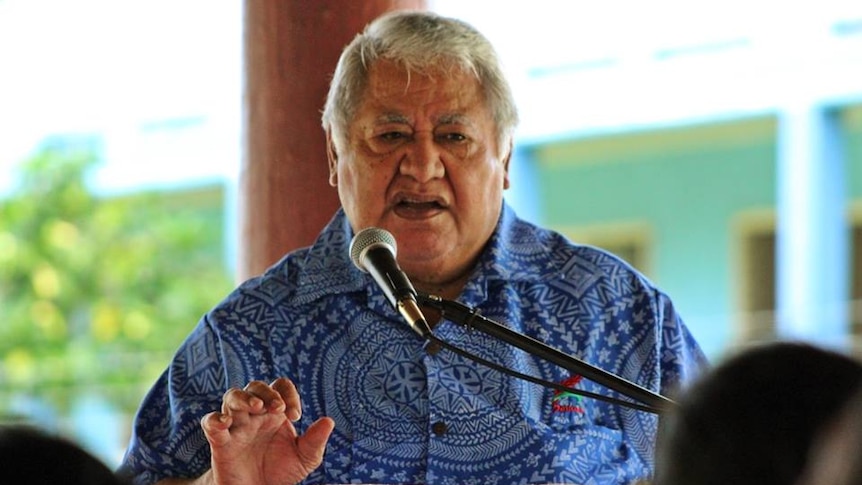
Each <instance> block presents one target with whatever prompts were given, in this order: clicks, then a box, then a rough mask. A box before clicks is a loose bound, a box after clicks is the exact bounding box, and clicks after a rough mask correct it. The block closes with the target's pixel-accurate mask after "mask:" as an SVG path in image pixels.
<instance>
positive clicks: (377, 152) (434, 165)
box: [330, 61, 510, 291]
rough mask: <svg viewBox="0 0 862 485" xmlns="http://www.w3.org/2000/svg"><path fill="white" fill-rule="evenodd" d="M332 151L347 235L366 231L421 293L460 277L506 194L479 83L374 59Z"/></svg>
mask: <svg viewBox="0 0 862 485" xmlns="http://www.w3.org/2000/svg"><path fill="white" fill-rule="evenodd" d="M368 81H369V82H368V86H367V88H366V92H365V95H364V97H363V100H362V102H361V103H360V105H359V107H358V110H357V112H356V115H355V117H354V118H353V119H352V120H351V121H350V123H349V126H348V128H347V133H346V134H345V136H343V137H342V138H343V139H344V146H338V147H336V146H335V144H334V143H333V141H334V140H333V139H332V137H330V183H331V184H332V185H334V186H337V187H338V195H339V197H340V199H341V204H342V206H343V207H344V210H345V212H346V213H347V217H348V219H349V220H350V223H351V225H352V226H353V229H354V230H355V231H360V230H362V229H364V228H366V227H371V226H376V227H381V228H383V229H386V230H388V231H389V232H391V233H392V234H393V235H394V236H395V240H396V241H397V244H398V254H397V259H398V263H399V265H400V266H401V268H402V269H403V270H404V271H405V272H406V273H407V274H408V275H409V276H410V278H411V279H412V280H413V284H414V285H415V286H416V287H417V288H420V289H423V290H425V291H432V290H434V289H437V288H440V287H443V286H445V285H446V284H447V283H452V282H454V281H456V280H462V279H463V278H464V277H465V276H468V272H469V270H470V269H471V268H472V266H473V263H474V262H475V259H476V257H477V256H478V254H479V252H480V251H481V249H482V247H483V246H484V244H485V243H486V242H487V240H488V238H489V237H490V235H491V233H492V232H493V230H494V227H495V225H496V223H497V219H498V217H499V215H500V207H501V203H502V199H503V190H504V189H506V188H508V185H509V179H508V157H509V155H508V153H509V151H510V150H508V149H507V150H505V152H506V153H507V155H506V159H501V158H500V153H501V150H500V149H499V147H498V146H497V144H498V142H497V135H496V130H495V125H494V122H493V119H492V117H491V112H490V110H489V109H488V107H487V106H486V103H485V98H484V96H483V95H482V92H481V88H480V86H479V82H478V81H477V80H476V79H475V78H474V77H473V76H471V75H469V74H464V73H460V71H455V72H454V73H443V72H440V73H437V74H435V75H434V76H433V77H426V76H421V75H417V74H410V75H408V73H407V72H406V71H405V70H404V69H403V68H401V67H399V66H397V65H396V64H394V63H391V62H389V61H378V62H377V63H375V64H374V65H373V66H372V68H371V70H370V72H369V79H368Z"/></svg>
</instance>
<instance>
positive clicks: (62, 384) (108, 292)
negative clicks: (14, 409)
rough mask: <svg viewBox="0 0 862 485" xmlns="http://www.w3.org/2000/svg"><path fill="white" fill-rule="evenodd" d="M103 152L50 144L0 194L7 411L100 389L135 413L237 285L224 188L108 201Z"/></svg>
mask: <svg viewBox="0 0 862 485" xmlns="http://www.w3.org/2000/svg"><path fill="white" fill-rule="evenodd" d="M95 165H96V159H95V157H94V156H93V154H91V153H88V152H86V151H78V152H68V151H60V150H54V149H46V150H44V151H43V152H42V153H40V154H39V155H37V156H36V157H34V158H33V159H32V160H30V161H28V162H27V163H26V164H25V165H24V166H23V167H22V169H21V174H20V184H19V187H18V189H17V190H16V192H15V193H14V194H12V195H11V196H10V197H8V198H6V199H4V200H0V415H3V414H4V412H8V410H6V409H4V408H3V406H4V405H5V403H6V402H8V399H4V398H3V395H6V396H11V395H14V394H16V393H26V394H29V395H32V396H37V397H38V398H40V399H43V400H45V401H47V402H48V403H50V404H51V405H52V406H54V407H55V408H56V409H58V410H60V411H61V412H62V411H63V410H65V409H67V407H68V406H69V404H70V401H71V399H72V398H73V397H74V396H75V395H77V394H80V393H87V392H93V391H94V390H95V392H98V393H100V394H101V395H102V396H103V397H105V398H107V399H108V400H109V401H111V402H113V403H114V404H115V405H116V406H117V407H118V408H119V409H121V410H123V411H126V412H132V411H133V410H134V409H135V407H136V406H137V405H138V403H139V401H140V399H141V397H142V393H143V390H145V389H146V388H148V387H149V385H150V384H152V382H153V381H154V380H155V378H156V377H157V375H158V374H159V373H160V372H161V371H162V370H163V368H164V367H165V365H166V363H167V361H168V360H169V358H170V356H171V354H172V352H173V351H174V350H175V349H176V347H177V346H178V345H179V344H180V342H181V341H182V339H183V338H184V337H185V336H186V335H187V334H188V333H189V331H190V330H191V329H192V327H193V326H194V325H195V324H196V323H197V321H198V320H199V319H200V317H201V316H202V315H203V314H204V313H205V312H206V311H207V310H208V309H209V308H210V307H211V306H212V305H213V304H214V303H215V302H217V301H219V300H220V299H221V298H223V297H224V296H225V295H226V293H227V292H228V291H229V290H230V288H231V286H232V283H231V279H230V275H229V272H228V271H227V269H226V268H225V264H224V263H225V262H224V257H223V255H222V247H223V244H222V238H223V206H222V204H223V202H222V201H223V190H222V188H221V187H217V186H214V187H207V188H197V189H188V190H182V191H174V192H145V193H138V194H134V195H127V196H122V197H111V198H99V197H96V196H95V195H94V194H92V193H91V192H90V191H89V190H88V189H87V186H86V183H85V180H86V175H87V173H88V171H89V170H90V169H92V168H93V167H94V166H95Z"/></svg>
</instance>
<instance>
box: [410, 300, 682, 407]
mask: <svg viewBox="0 0 862 485" xmlns="http://www.w3.org/2000/svg"><path fill="white" fill-rule="evenodd" d="M417 298H418V301H419V303H420V304H423V305H427V306H429V307H432V308H436V309H437V310H439V311H440V312H441V313H442V315H443V318H446V319H447V320H450V321H452V322H454V323H457V324H459V325H463V326H465V327H467V328H475V329H476V330H479V331H481V332H483V333H486V334H488V335H490V336H492V337H496V338H498V339H500V340H502V341H504V342H506V343H509V344H511V345H513V346H515V347H518V348H519V349H521V350H523V351H525V352H527V353H529V354H532V355H535V356H538V357H541V358H543V359H546V360H548V361H549V362H553V363H554V364H557V365H558V366H560V367H562V368H564V369H567V370H569V371H572V372H575V373H578V374H580V375H582V376H584V377H585V378H587V379H589V380H591V381H593V382H596V383H598V384H601V385H603V386H605V387H607V388H608V389H611V390H613V391H616V392H619V393H620V394H622V395H624V396H626V397H628V398H630V399H634V400H636V401H638V402H641V403H643V404H646V405H648V406H651V407H653V408H656V409H667V408H668V407H669V406H673V405H674V404H675V403H674V402H673V401H672V400H670V399H668V398H667V397H665V396H662V395H661V394H658V393H656V392H653V391H651V390H649V389H646V388H644V387H641V386H639V385H637V384H635V383H633V382H630V381H628V380H625V379H623V378H621V377H619V376H617V375H614V374H612V373H610V372H607V371H605V370H603V369H600V368H598V367H596V366H593V365H591V364H588V363H586V362H584V361H582V360H580V359H577V358H575V357H573V356H570V355H568V354H566V353H563V352H560V351H559V350H556V349H554V348H552V347H549V346H548V345H546V344H544V343H542V342H540V341H538V340H536V339H534V338H531V337H528V336H526V335H523V334H520V333H518V332H515V331H513V330H511V329H509V328H506V327H504V326H503V325H501V324H499V323H497V322H495V321H493V320H490V319H488V318H486V317H484V316H482V315H480V314H479V312H478V311H476V310H475V309H472V308H470V307H468V306H466V305H463V304H461V303H458V302H456V301H451V300H445V299H443V298H441V297H439V296H436V295H427V294H423V293H418V294H417Z"/></svg>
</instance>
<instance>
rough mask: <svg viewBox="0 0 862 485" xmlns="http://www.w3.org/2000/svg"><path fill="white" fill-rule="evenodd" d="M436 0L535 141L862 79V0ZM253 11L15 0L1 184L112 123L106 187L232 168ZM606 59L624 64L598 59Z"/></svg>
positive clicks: (1, 1)
mask: <svg viewBox="0 0 862 485" xmlns="http://www.w3.org/2000/svg"><path fill="white" fill-rule="evenodd" d="M526 5H529V7H530V8H529V9H526V8H525V6H526ZM429 7H430V8H431V9H433V10H436V11H439V12H441V13H443V14H446V15H452V16H456V17H460V18H463V19H465V20H467V21H469V22H471V23H473V24H474V25H476V26H477V27H478V28H479V29H480V30H481V31H483V32H484V33H485V34H486V35H487V36H488V37H489V38H490V39H491V40H492V42H493V43H494V44H495V45H496V46H497V48H498V50H499V51H500V53H501V56H502V58H503V60H504V62H505V63H506V65H507V67H508V68H509V70H510V71H511V78H512V81H513V85H514V89H515V93H516V96H517V97H518V101H519V105H520V106H521V109H522V118H523V119H524V123H523V125H522V128H523V135H524V136H525V137H527V138H531V137H532V138H541V137H542V136H552V135H554V134H555V133H566V132H572V131H578V130H581V131H588V130H590V129H604V128H607V127H613V126H620V125H627V124H638V123H654V122H659V121H661V120H660V119H659V118H656V116H657V115H656V113H659V112H660V113H661V114H662V116H665V117H666V118H667V120H674V119H684V118H686V117H689V118H690V117H696V116H697V115H699V114H705V115H706V114H711V113H715V112H716V111H717V110H722V109H724V110H731V111H734V110H746V109H747V110H758V109H769V108H770V107H771V106H773V105H774V104H775V103H777V102H779V101H778V100H777V98H776V97H777V96H798V95H799V89H801V87H803V86H809V88H810V87H811V86H814V85H816V86H818V89H821V88H820V86H826V87H824V88H822V89H825V90H826V91H828V92H836V93H845V92H849V94H851V95H852V94H853V93H859V92H860V87H859V86H862V74H860V71H862V67H860V66H862V57H861V56H862V44H860V42H859V41H858V38H860V37H862V35H858V34H857V35H855V37H856V38H857V40H856V42H855V44H853V45H852V46H851V47H852V49H855V51H854V52H855V53H854V52H843V51H841V49H842V48H843V49H845V50H846V49H847V48H846V47H836V46H833V45H832V44H830V42H832V43H834V40H832V39H830V32H831V30H830V29H831V28H832V26H833V24H834V23H835V21H836V19H845V20H849V21H855V22H856V25H857V29H858V25H859V23H860V22H862V3H860V2H859V1H858V0H819V1H817V2H813V1H809V2H792V3H791V2H786V1H784V0H759V1H754V2H753V1H750V0H723V1H720V2H719V1H703V0H650V1H648V2H644V1H642V0H608V1H601V2H584V1H578V0H532V1H531V2H523V1H518V0H470V1H466V0H429ZM48 12H50V14H47V13H48ZM202 13H203V14H202ZM241 15H242V0H217V1H212V0H0V73H2V74H0V193H3V192H4V191H6V190H8V189H9V184H10V180H11V179H10V172H9V169H10V167H11V166H13V165H14V164H17V163H19V162H20V160H22V159H23V158H25V157H26V156H27V155H28V154H29V153H30V152H32V151H33V150H34V149H35V148H36V147H37V146H38V144H39V142H40V141H41V140H42V139H43V138H44V137H45V136H48V135H50V134H55V133H59V134H66V133H94V132H96V133H104V134H105V140H106V147H105V148H106V156H107V159H108V166H106V167H105V168H103V169H102V170H101V171H100V172H99V174H98V176H97V184H99V185H100V186H103V187H109V188H110V187H118V188H122V187H131V186H136V185H138V184H147V183H167V182H170V181H173V180H186V179H199V178H207V177H231V178H232V177H233V176H234V172H235V171H236V167H237V163H238V162H237V160H238V159H239V148H238V147H239V126H238V117H239V109H240V79H241V71H240V66H241V45H240V40H241V27H242V25H241ZM851 23H852V22H851ZM739 42H747V43H748V45H749V47H753V49H747V50H746V53H745V54H743V55H740V54H739V53H738V52H737V54H736V55H735V57H734V58H733V60H732V63H733V64H732V65H731V64H727V63H726V62H728V60H727V59H726V58H723V57H721V54H712V55H701V56H698V57H693V58H692V59H690V60H688V61H685V62H678V63H675V64H673V66H675V67H673V68H671V67H659V68H657V67H655V66H656V65H658V63H656V61H655V53H656V52H657V51H662V50H664V51H667V50H671V49H680V48H686V47H691V46H701V47H702V48H707V49H708V48H711V47H712V48H714V47H716V46H718V47H721V46H724V47H727V46H731V48H732V47H733V46H734V45H735V44H734V43H737V44H736V45H739V44H738V43H739ZM731 50H733V49H731ZM824 52H826V53H827V55H824ZM830 53H831V54H830ZM831 59H834V60H835V64H836V65H837V64H841V65H842V66H843V67H841V68H840V69H839V70H837V71H834V72H832V71H830V72H832V73H833V75H830V76H824V79H819V80H817V79H815V80H813V81H811V82H808V83H806V82H799V81H800V72H806V71H807V72H812V71H815V72H823V70H822V69H820V70H818V69H812V65H811V64H810V62H807V61H812V62H814V61H816V62H817V63H824V62H830V60H831ZM848 59H850V60H857V61H859V62H858V63H856V67H855V70H853V71H847V69H848V68H847V67H846V66H845V65H846V64H847V61H848ZM800 60H801V61H806V62H801V61H800ZM665 64H668V63H665ZM602 65H604V66H608V65H611V66H612V67H613V69H611V70H608V69H602V68H598V69H597V68H595V66H602ZM590 66H593V67H592V68H591V67H590ZM668 66H670V64H668ZM764 66H766V67H764ZM764 69H768V70H766V71H764ZM841 69H843V70H841ZM610 72H613V73H614V74H613V76H610V75H609V73H610ZM541 73H545V75H544V76H541V75H539V76H538V77H537V74H541ZM547 73H555V74H554V75H548V74H547ZM531 76H532V77H531ZM717 76H718V77H721V76H725V77H726V79H716V77H717ZM806 79H807V78H806ZM789 80H792V81H793V82H792V83H791V82H789ZM842 83H843V84H842ZM854 90H855V91H854ZM705 92H708V94H709V95H708V96H705V95H704V93H705ZM674 101H676V102H675V103H674ZM575 113H576V114H577V116H573V114H575ZM168 122H170V123H174V124H179V125H181V126H182V129H180V130H170V129H167V128H166V125H165V123H168ZM142 133H143V135H142ZM165 147H171V149H170V150H167V151H166V150H165V149H164V148H165ZM167 152H170V153H167Z"/></svg>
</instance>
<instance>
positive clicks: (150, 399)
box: [118, 317, 226, 485]
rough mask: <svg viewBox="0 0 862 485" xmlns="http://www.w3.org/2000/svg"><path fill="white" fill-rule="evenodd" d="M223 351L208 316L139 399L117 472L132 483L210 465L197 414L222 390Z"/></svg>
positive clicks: (144, 484)
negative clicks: (127, 442)
mask: <svg viewBox="0 0 862 485" xmlns="http://www.w3.org/2000/svg"><path fill="white" fill-rule="evenodd" d="M223 369H224V366H223V365H222V351H221V348H220V346H219V345H218V338H217V335H216V332H214V330H213V327H212V326H211V325H210V321H209V317H204V318H203V319H202V320H201V322H200V323H199V324H198V326H197V327H196V328H195V329H194V330H193V331H192V333H191V334H190V335H189V336H188V337H187V339H186V340H185V341H184V342H183V344H182V345H181V346H180V347H179V349H178V350H177V352H176V354H175V355H174V357H173V360H172V361H171V363H170V365H169V366H168V368H167V369H166V370H165V372H164V373H163V374H162V375H161V376H160V377H159V379H158V380H157V381H156V383H155V384H154V385H153V387H152V388H151V389H150V391H149V392H148V393H147V395H146V397H145V398H144V400H143V401H142V403H141V405H140V407H139V409H138V412H137V414H136V416H135V419H134V422H133V426H132V435H131V438H130V441H129V446H128V448H127V449H126V453H125V455H124V457H123V460H122V463H121V464H120V467H119V469H118V473H119V474H120V475H122V476H124V477H126V478H127V479H128V480H130V481H131V482H132V483H134V484H135V485H149V484H152V483H155V482H157V481H159V480H162V479H165V478H169V477H171V478H194V477H197V476H200V475H201V474H203V473H204V472H205V471H206V470H207V469H209V467H210V450H209V444H208V442H207V441H206V437H205V436H204V434H203V430H202V429H201V427H200V420H201V418H202V417H203V416H204V415H205V414H207V413H209V412H211V411H214V410H218V409H219V408H220V406H221V400H222V396H223V395H224V392H225V391H226V385H225V382H226V379H225V375H224V374H225V372H224V370H223Z"/></svg>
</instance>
